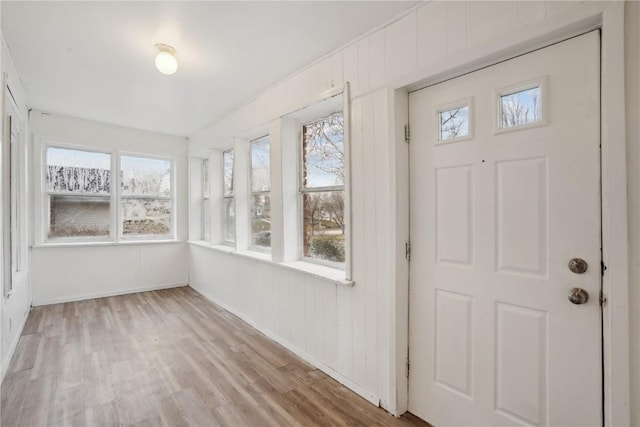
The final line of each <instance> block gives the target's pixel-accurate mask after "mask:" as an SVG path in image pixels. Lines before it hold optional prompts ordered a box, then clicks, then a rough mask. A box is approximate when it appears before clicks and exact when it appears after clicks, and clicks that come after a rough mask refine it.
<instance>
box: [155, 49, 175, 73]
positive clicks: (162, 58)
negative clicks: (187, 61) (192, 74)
mask: <svg viewBox="0 0 640 427" xmlns="http://www.w3.org/2000/svg"><path fill="white" fill-rule="evenodd" d="M156 49H158V54H157V55H156V68H158V71H160V72H161V73H162V74H167V75H171V74H173V73H175V72H176V70H177V69H178V60H177V59H176V57H175V53H176V50H175V49H174V48H173V47H171V46H169V45H166V44H157V45H156Z"/></svg>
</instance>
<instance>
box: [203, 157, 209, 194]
mask: <svg viewBox="0 0 640 427" xmlns="http://www.w3.org/2000/svg"><path fill="white" fill-rule="evenodd" d="M202 196H203V197H204V198H207V197H209V159H204V160H203V161H202Z"/></svg>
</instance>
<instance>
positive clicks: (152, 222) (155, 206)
mask: <svg viewBox="0 0 640 427" xmlns="http://www.w3.org/2000/svg"><path fill="white" fill-rule="evenodd" d="M171 163H172V162H171V161H170V160H167V159H157V158H149V157H141V156H125V155H123V156H121V157H120V179H121V182H120V198H121V203H120V205H121V225H122V236H123V237H125V238H127V237H167V236H170V235H171V234H172V228H173V227H172V201H171V192H172V188H171V187H172V183H171V181H172V167H171Z"/></svg>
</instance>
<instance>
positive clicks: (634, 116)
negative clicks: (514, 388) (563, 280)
mask: <svg viewBox="0 0 640 427" xmlns="http://www.w3.org/2000/svg"><path fill="white" fill-rule="evenodd" d="M625 27H626V29H627V32H626V36H627V37H626V40H625V43H626V88H627V90H626V94H627V156H628V157H627V176H628V185H629V186H628V196H629V257H630V260H629V282H630V286H629V300H630V302H631V306H632V307H633V308H632V309H631V310H630V314H631V357H630V358H631V360H632V361H634V363H632V364H631V401H632V402H638V401H640V362H639V361H640V309H639V307H640V120H638V118H639V117H640V3H638V2H628V3H627V5H626V21H625ZM631 425H634V426H638V425H640V404H636V405H635V406H632V412H631Z"/></svg>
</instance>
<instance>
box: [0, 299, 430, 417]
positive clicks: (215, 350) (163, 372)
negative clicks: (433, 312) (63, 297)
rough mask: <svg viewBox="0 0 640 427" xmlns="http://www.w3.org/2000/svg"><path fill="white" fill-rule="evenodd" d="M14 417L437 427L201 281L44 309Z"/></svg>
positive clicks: (26, 354)
mask: <svg viewBox="0 0 640 427" xmlns="http://www.w3.org/2000/svg"><path fill="white" fill-rule="evenodd" d="M1 424H2V426H7V427H8V426H41V425H42V426H44V425H80V426H83V425H87V426H89V425H90V426H93V425H105V426H116V425H140V426H142V425H146V426H159V425H169V426H182V425H192V426H214V425H227V426H290V425H291V426H293V425H305V426H306V425H322V426H326V425H367V426H371V425H389V426H409V425H413V426H426V425H427V424H424V423H422V422H421V421H420V420H418V419H417V418H415V417H413V416H411V415H408V416H405V417H402V418H400V419H396V418H393V417H392V416H390V415H389V414H387V413H386V412H385V411H383V410H382V409H380V408H376V407H374V406H373V405H371V404H370V403H368V402H367V401H365V400H364V399H362V398H360V397H359V396H357V395H356V394H354V393H353V392H351V391H349V390H348V389H346V388H345V387H343V386H341V385H340V384H339V383H337V382H336V381H334V380H333V379H331V378H330V377H328V376H327V375H325V374H324V373H322V372H320V371H319V370H317V369H315V368H313V367H312V366H311V365H309V364H307V363H306V362H304V361H302V360H301V359H299V358H298V357H297V356H295V355H294V354H292V353H291V352H289V351H287V350H286V349H284V348H283V347H281V346H280V345H278V344H277V343H275V342H273V341H271V340H270V339H268V338H266V337H265V336H264V335H262V334H261V333H259V332H258V331H256V330H255V329H253V328H252V327H251V326H249V325H247V324H246V323H245V322H243V321H241V320H239V319H238V318H236V317H235V316H233V315H231V314H230V313H228V312H226V311H225V310H223V309H221V308H220V307H218V306H216V305H215V304H213V303H211V302H210V301H208V300H207V299H206V298H204V297H203V296H201V295H200V294H199V293H197V292H196V291H194V290H193V289H191V288H189V287H183V288H175V289H168V290H162V291H153V292H144V293H138V294H132V295H125V296H118V297H110V298H100V299H94V300H88V301H80V302H74V303H67V304H57V305H50V306H44V307H36V308H34V309H33V310H32V311H31V313H30V315H29V318H28V320H27V324H26V326H25V329H24V332H23V335H22V337H21V339H20V343H19V345H18V348H17V350H16V353H15V355H14V358H13V360H12V361H11V365H10V367H9V370H8V372H7V374H6V378H5V380H4V382H3V384H2V412H1Z"/></svg>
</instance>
